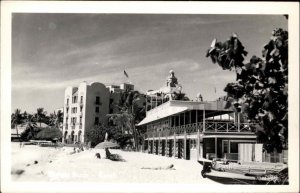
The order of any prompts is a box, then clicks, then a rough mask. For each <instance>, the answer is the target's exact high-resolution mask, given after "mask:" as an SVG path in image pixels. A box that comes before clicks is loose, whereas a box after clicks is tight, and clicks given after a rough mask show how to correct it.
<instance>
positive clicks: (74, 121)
mask: <svg viewBox="0 0 300 193" xmlns="http://www.w3.org/2000/svg"><path fill="white" fill-rule="evenodd" d="M71 122H72V124H73V125H75V123H76V117H72V118H71Z"/></svg>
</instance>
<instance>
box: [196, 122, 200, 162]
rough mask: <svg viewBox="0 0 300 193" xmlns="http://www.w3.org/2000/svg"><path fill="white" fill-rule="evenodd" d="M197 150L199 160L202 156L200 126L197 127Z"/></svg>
mask: <svg viewBox="0 0 300 193" xmlns="http://www.w3.org/2000/svg"><path fill="white" fill-rule="evenodd" d="M196 150H197V160H199V157H200V128H199V127H197V145H196Z"/></svg>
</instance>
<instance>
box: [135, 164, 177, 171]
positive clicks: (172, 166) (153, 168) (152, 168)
mask: <svg viewBox="0 0 300 193" xmlns="http://www.w3.org/2000/svg"><path fill="white" fill-rule="evenodd" d="M141 169H149V170H175V168H174V165H173V164H171V165H169V166H167V167H142V168H141Z"/></svg>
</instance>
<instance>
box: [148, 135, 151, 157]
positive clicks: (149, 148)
mask: <svg viewBox="0 0 300 193" xmlns="http://www.w3.org/2000/svg"><path fill="white" fill-rule="evenodd" d="M147 150H148V153H150V150H151V147H150V140H149V137H148V148H147Z"/></svg>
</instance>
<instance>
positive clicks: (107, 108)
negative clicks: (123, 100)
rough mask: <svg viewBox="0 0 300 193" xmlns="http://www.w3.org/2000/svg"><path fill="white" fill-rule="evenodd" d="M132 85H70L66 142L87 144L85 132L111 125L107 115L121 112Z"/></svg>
mask: <svg viewBox="0 0 300 193" xmlns="http://www.w3.org/2000/svg"><path fill="white" fill-rule="evenodd" d="M133 89H134V85H132V84H126V83H124V84H121V85H120V86H115V85H110V86H105V85H104V84H102V83H99V82H94V83H92V84H90V85H88V84H87V83H86V82H82V83H80V84H79V86H78V87H72V86H69V87H67V88H66V90H65V96H64V111H63V112H64V120H63V140H62V141H63V142H64V143H75V142H79V143H81V142H86V140H85V139H84V134H85V132H86V131H87V130H88V129H90V128H92V127H93V126H94V125H97V124H100V123H101V124H104V125H106V124H107V121H108V118H107V116H106V115H107V114H110V113H116V112H118V108H116V105H115V104H117V103H118V102H119V100H120V97H121V94H122V92H123V91H125V90H127V91H129V90H133Z"/></svg>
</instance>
